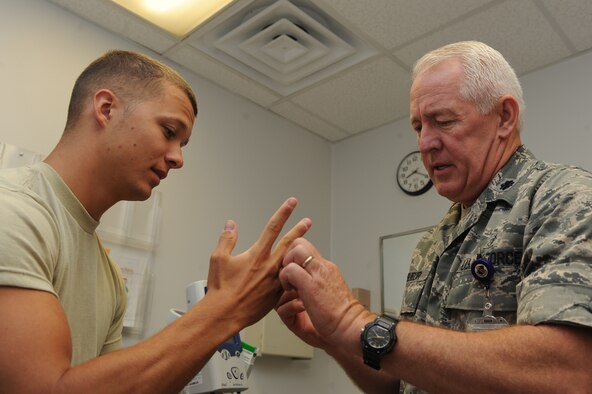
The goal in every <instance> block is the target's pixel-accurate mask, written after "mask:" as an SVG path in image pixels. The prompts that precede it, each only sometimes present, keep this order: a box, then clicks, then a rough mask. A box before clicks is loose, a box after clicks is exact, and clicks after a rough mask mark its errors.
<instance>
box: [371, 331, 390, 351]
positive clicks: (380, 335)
mask: <svg viewBox="0 0 592 394" xmlns="http://www.w3.org/2000/svg"><path fill="white" fill-rule="evenodd" d="M390 338H391V337H390V334H389V332H388V331H387V330H386V329H385V328H383V327H380V326H372V327H370V328H369V329H368V332H367V333H366V341H367V342H368V345H370V346H371V347H372V348H374V349H382V348H384V347H386V346H387V345H388V344H389V343H390Z"/></svg>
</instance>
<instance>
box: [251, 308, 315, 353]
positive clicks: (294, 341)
mask: <svg viewBox="0 0 592 394" xmlns="http://www.w3.org/2000/svg"><path fill="white" fill-rule="evenodd" d="M241 339H242V340H243V341H244V342H246V343H248V344H249V345H252V346H255V347H257V349H258V350H257V355H258V356H266V355H269V356H284V357H290V358H301V359H310V358H312V356H313V347H312V346H309V345H307V344H306V343H304V342H303V341H302V340H300V338H298V337H297V336H296V335H294V334H293V333H292V331H290V330H289V329H288V327H286V326H285V324H284V323H283V322H282V320H281V319H280V318H279V316H278V315H277V313H276V312H275V311H271V312H270V313H268V314H267V316H265V317H264V318H263V319H261V320H260V321H259V322H257V323H255V324H253V325H252V326H250V327H247V328H245V329H244V330H243V332H242V333H241Z"/></svg>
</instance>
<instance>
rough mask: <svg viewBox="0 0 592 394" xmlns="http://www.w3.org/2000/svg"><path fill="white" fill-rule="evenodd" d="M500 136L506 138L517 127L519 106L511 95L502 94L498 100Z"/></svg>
mask: <svg viewBox="0 0 592 394" xmlns="http://www.w3.org/2000/svg"><path fill="white" fill-rule="evenodd" d="M498 114H499V124H498V129H499V131H500V136H502V137H504V138H507V137H509V136H510V135H511V134H512V132H514V130H516V129H517V128H518V118H519V115H520V107H519V105H518V100H516V99H515V98H514V97H513V96H509V95H508V96H503V97H502V98H500V100H499V101H498Z"/></svg>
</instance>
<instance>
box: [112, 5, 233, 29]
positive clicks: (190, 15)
mask: <svg viewBox="0 0 592 394" xmlns="http://www.w3.org/2000/svg"><path fill="white" fill-rule="evenodd" d="M112 1H113V2H114V3H116V4H119V5H120V6H122V7H123V8H126V9H127V10H129V11H131V12H133V13H134V14H136V15H138V16H140V17H142V18H144V19H146V20H147V21H150V22H152V23H154V24H155V25H157V26H159V27H161V28H162V29H164V30H166V31H168V32H169V33H171V34H173V35H175V36H177V37H179V38H181V37H184V36H185V35H186V34H187V33H189V32H190V31H191V30H193V29H194V28H195V27H196V26H198V25H199V24H201V23H203V22H204V21H205V20H206V19H208V18H209V17H211V16H212V15H214V14H215V13H216V12H218V11H220V10H221V9H222V8H224V7H225V6H226V5H228V4H229V3H231V2H232V1H233V0H112Z"/></svg>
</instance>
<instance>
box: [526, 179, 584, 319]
mask: <svg viewBox="0 0 592 394" xmlns="http://www.w3.org/2000/svg"><path fill="white" fill-rule="evenodd" d="M524 241H525V250H524V252H525V253H524V259H523V261H522V272H521V276H522V280H521V282H520V283H519V284H518V286H517V288H516V290H517V298H518V311H517V322H518V323H519V324H540V323H545V322H547V323H562V324H575V325H582V326H588V327H592V176H591V175H590V174H588V173H586V172H584V171H580V170H575V169H571V170H563V171H555V172H553V173H552V174H551V175H550V176H548V178H547V179H546V180H545V181H544V182H543V183H542V184H541V186H540V187H539V189H538V192H537V193H536V195H535V196H534V197H533V200H532V208H531V215H530V220H529V222H528V223H527V224H526V228H525V238H524Z"/></svg>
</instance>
